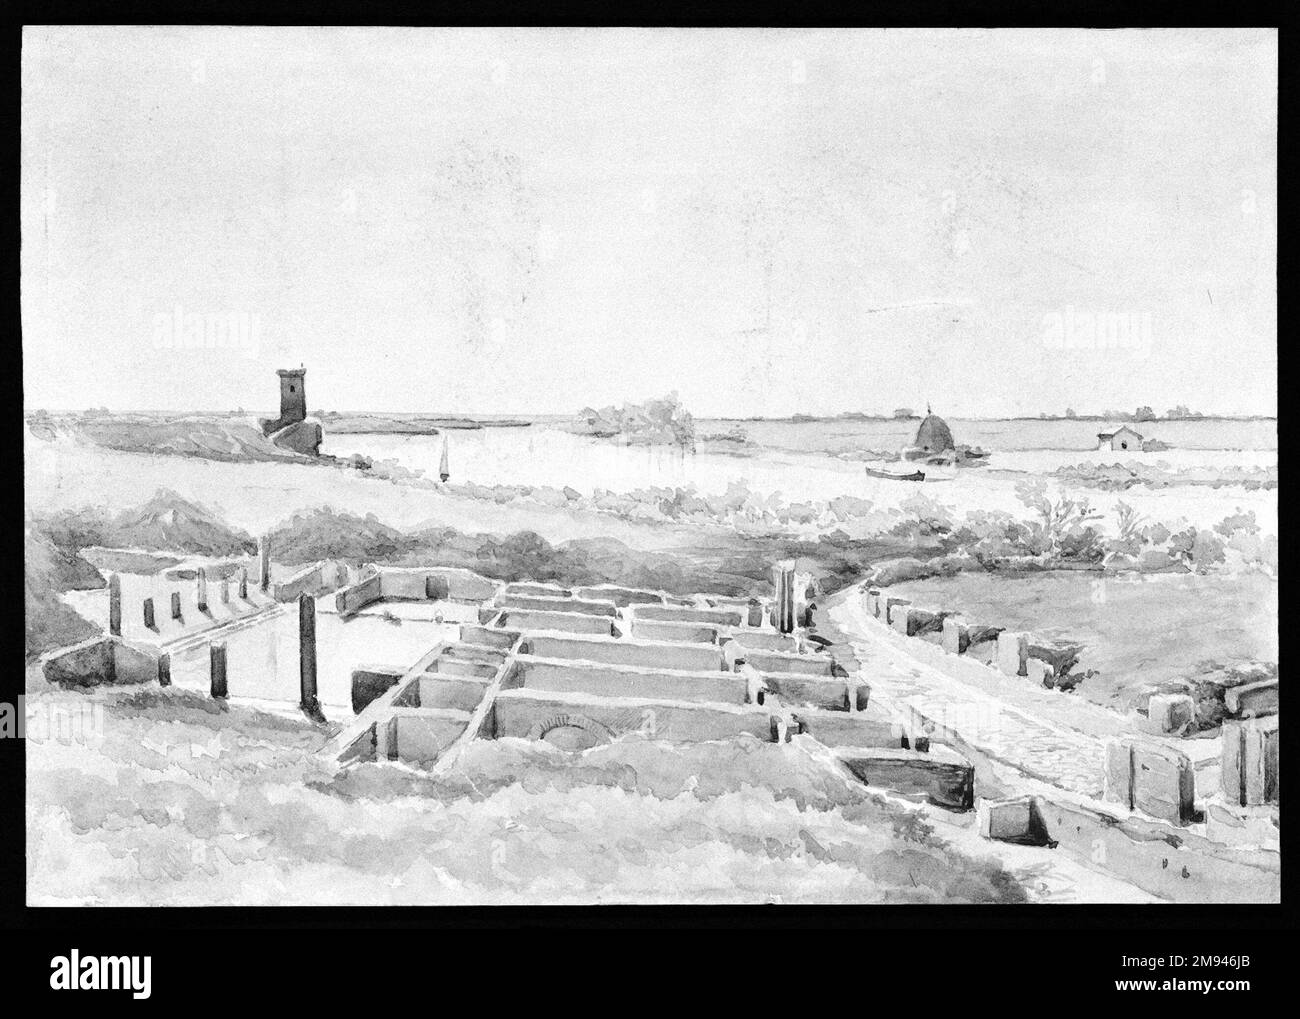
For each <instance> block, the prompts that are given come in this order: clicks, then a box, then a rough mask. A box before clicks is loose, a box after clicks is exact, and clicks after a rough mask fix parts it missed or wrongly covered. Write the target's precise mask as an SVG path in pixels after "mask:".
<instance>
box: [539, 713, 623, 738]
mask: <svg viewBox="0 0 1300 1019" xmlns="http://www.w3.org/2000/svg"><path fill="white" fill-rule="evenodd" d="M556 729H579V730H581V731H582V732H584V733H586V734H587V735H588V736H590V737H592V738H593V739H594V740H595V744H593V745H596V744H600V743H609V742H610V741H611V740H613V738H614V731H613V730H612V729H610V727H609V726H607V725H603V724H601V723H600V722H595V721H592V720H591V719H590V718H587V717H586V716H585V715H554V716H552V717H551V718H548V719H546V720H545V721H544V722H538V723H537V724H536V725H534V726H533V727H532V728H531V729H529V730H528V738H529V739H537V740H540V739H545V738H546V737H547V736H548V735H550V733H552V732H553V731H554V730H556Z"/></svg>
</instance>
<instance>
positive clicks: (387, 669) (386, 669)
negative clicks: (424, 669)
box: [352, 665, 406, 715]
mask: <svg viewBox="0 0 1300 1019" xmlns="http://www.w3.org/2000/svg"><path fill="white" fill-rule="evenodd" d="M405 671H406V670H405V669H403V668H401V667H400V666H396V665H363V666H361V667H360V668H357V669H353V670H352V710H353V712H354V713H356V714H358V715H359V714H361V712H362V710H363V709H364V708H365V707H366V705H368V704H369V703H370V702H371V701H373V700H374V699H375V698H376V697H380V696H382V695H383V694H384V693H386V692H387V691H388V690H390V689H391V688H392V687H394V686H395V685H396V684H397V681H398V680H399V679H401V678H402V675H403V674H404V673H405Z"/></svg>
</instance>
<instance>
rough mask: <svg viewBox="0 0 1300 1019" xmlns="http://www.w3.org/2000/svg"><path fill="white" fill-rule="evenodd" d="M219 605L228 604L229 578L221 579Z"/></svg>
mask: <svg viewBox="0 0 1300 1019" xmlns="http://www.w3.org/2000/svg"><path fill="white" fill-rule="evenodd" d="M221 604H222V605H229V604H230V578H229V577H222V578H221Z"/></svg>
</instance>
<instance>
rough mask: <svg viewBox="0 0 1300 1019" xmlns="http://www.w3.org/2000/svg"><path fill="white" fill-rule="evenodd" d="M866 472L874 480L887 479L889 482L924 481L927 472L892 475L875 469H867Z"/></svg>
mask: <svg viewBox="0 0 1300 1019" xmlns="http://www.w3.org/2000/svg"><path fill="white" fill-rule="evenodd" d="M865 470H866V472H867V473H868V474H870V475H871V476H872V477H873V478H885V479H887V480H889V481H924V480H925V471H913V472H912V473H911V474H891V473H890V472H889V471H878V470H876V469H875V468H874V467H867V468H865Z"/></svg>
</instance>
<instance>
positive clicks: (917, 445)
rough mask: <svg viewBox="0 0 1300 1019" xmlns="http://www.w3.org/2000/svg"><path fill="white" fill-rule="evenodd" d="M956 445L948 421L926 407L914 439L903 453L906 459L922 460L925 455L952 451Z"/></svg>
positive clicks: (929, 455)
mask: <svg viewBox="0 0 1300 1019" xmlns="http://www.w3.org/2000/svg"><path fill="white" fill-rule="evenodd" d="M956 447H957V444H956V442H954V441H953V437H952V429H951V428H949V427H948V422H946V421H945V420H944V419H943V418H941V417H939V415H937V414H935V413H934V412H932V411H931V410H930V408H929V407H926V408H925V418H924V420H922V422H921V427H920V428H918V429H917V430H916V439H915V440H914V441H913V442H912V445H911V446H909V447H908V448H907V449H906V450H904V451H903V455H904V456H905V457H906V458H907V459H908V460H922V459H925V458H926V457H932V456H942V455H943V454H945V453H952V452H953V451H954V450H955V449H956Z"/></svg>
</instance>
